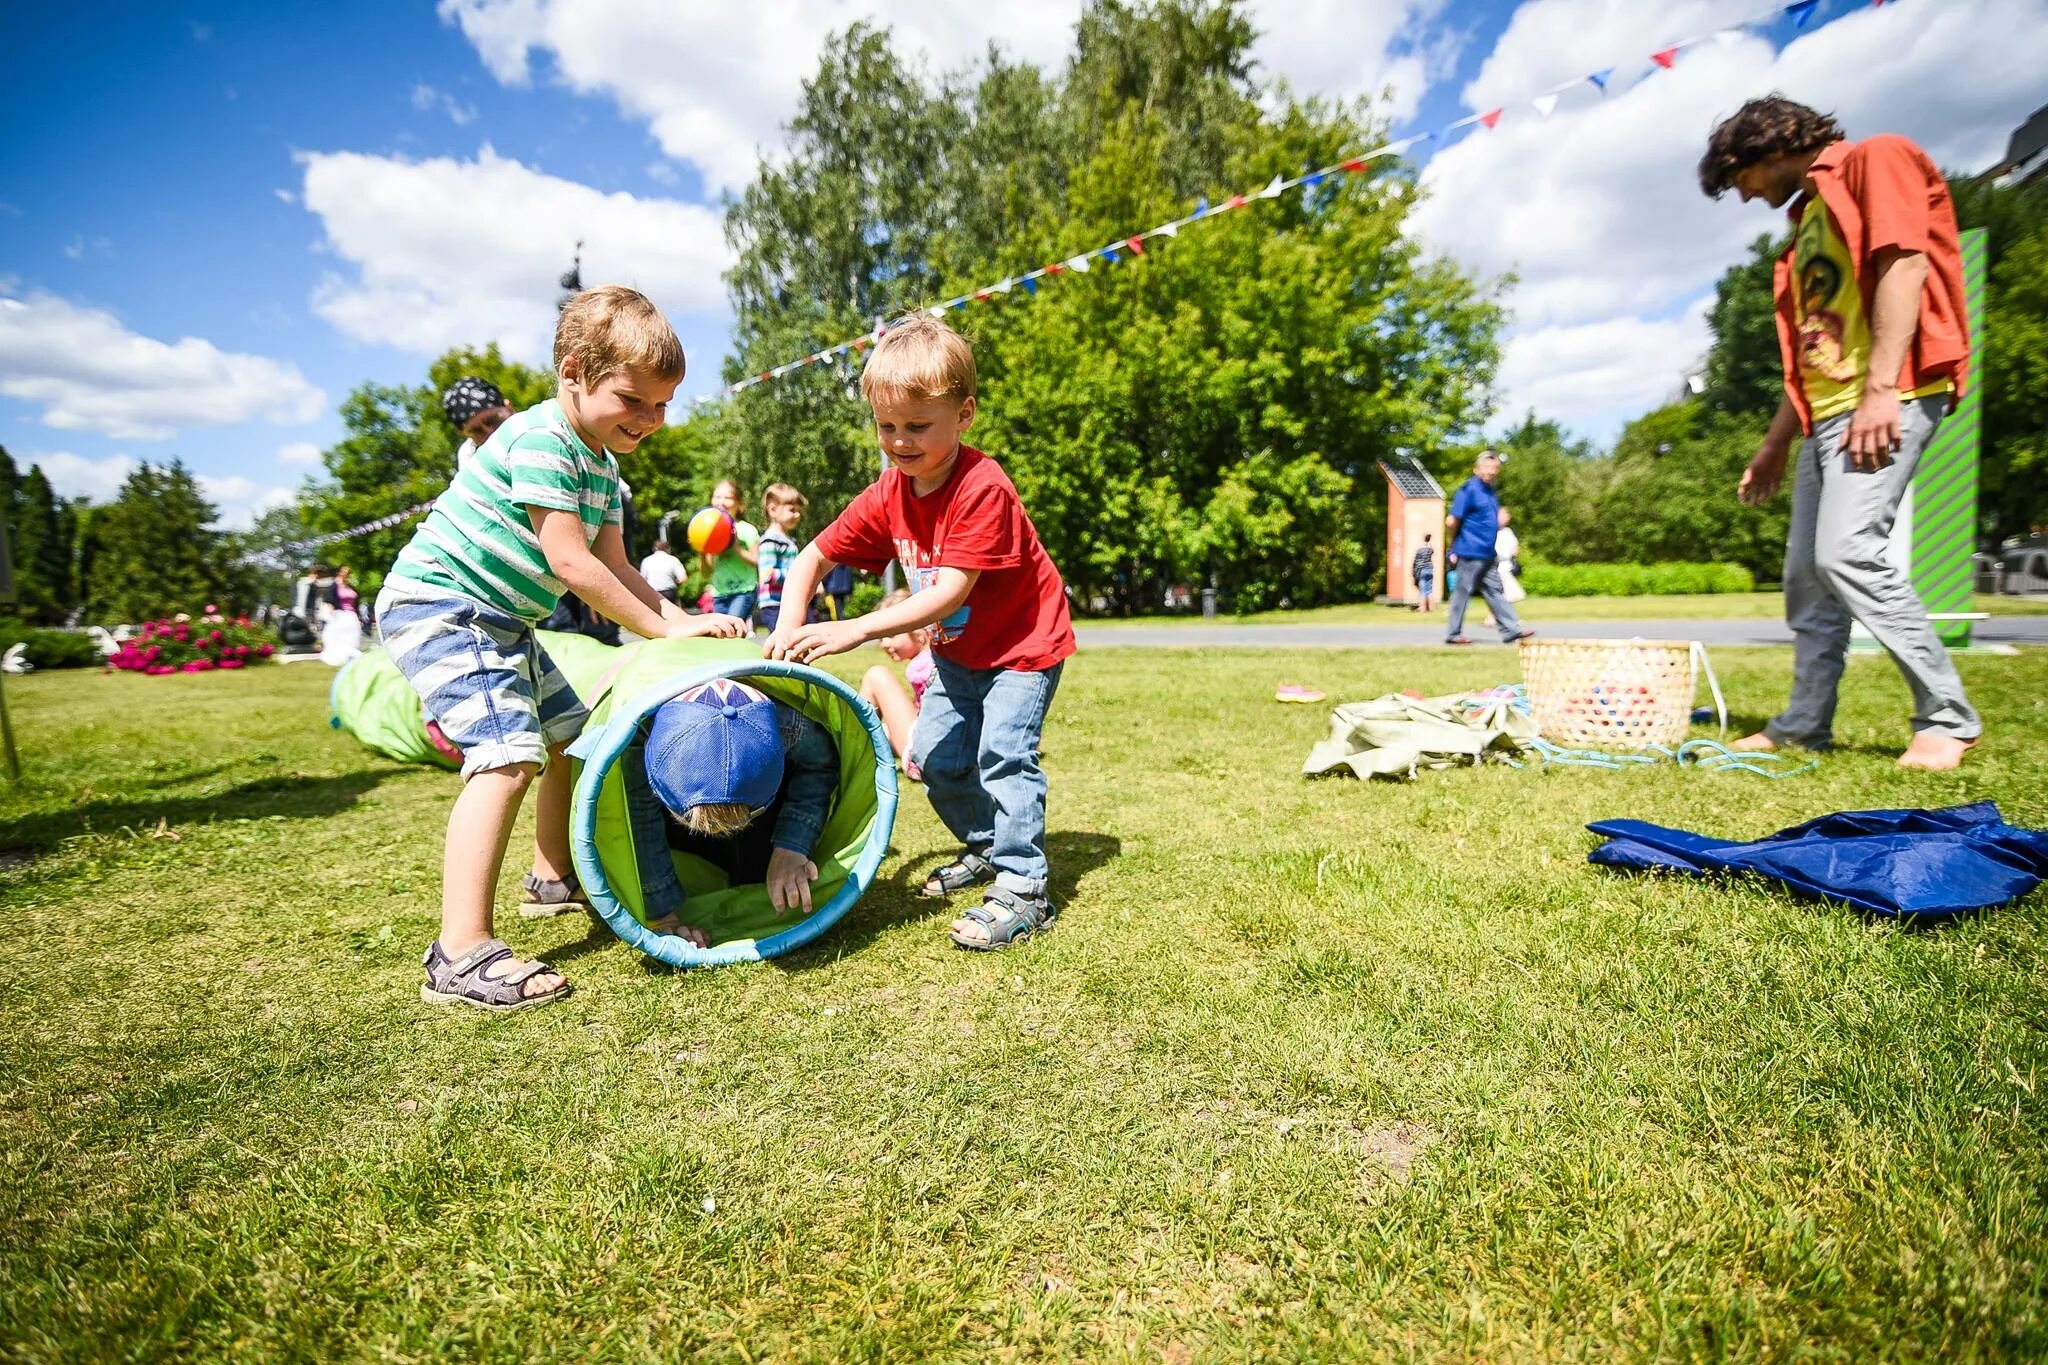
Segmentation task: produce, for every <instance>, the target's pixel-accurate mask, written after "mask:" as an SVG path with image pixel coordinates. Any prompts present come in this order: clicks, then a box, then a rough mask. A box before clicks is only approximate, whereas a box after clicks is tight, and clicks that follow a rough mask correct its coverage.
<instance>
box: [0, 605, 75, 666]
mask: <svg viewBox="0 0 2048 1365" xmlns="http://www.w3.org/2000/svg"><path fill="white" fill-rule="evenodd" d="M16 645H21V646H23V649H22V651H21V657H22V659H23V661H24V662H26V663H27V664H28V666H29V667H30V668H90V667H92V666H93V665H94V664H97V663H98V662H100V651H99V646H97V645H95V644H94V643H93V642H92V639H91V637H90V636H88V635H86V634H85V633H84V632H82V631H76V630H43V629H41V628H39V627H36V626H32V625H30V624H29V623H28V622H26V621H23V620H21V619H20V618H19V617H13V616H7V617H0V654H4V653H6V652H7V651H8V650H10V649H12V648H13V647H14V646H16Z"/></svg>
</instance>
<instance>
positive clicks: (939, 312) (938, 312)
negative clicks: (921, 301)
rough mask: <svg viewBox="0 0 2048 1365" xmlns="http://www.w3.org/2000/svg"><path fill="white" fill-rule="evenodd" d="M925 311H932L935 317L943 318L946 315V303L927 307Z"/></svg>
mask: <svg viewBox="0 0 2048 1365" xmlns="http://www.w3.org/2000/svg"><path fill="white" fill-rule="evenodd" d="M925 311H926V312H927V313H930V314H931V315H932V316H933V317H935V318H942V317H944V316H946V305H945V304H943V303H941V304H938V305H936V306H935V307H931V308H927V309H925Z"/></svg>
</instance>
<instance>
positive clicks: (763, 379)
mask: <svg viewBox="0 0 2048 1365" xmlns="http://www.w3.org/2000/svg"><path fill="white" fill-rule="evenodd" d="M774 377H775V376H774V375H772V374H770V373H769V372H768V371H766V370H763V371H761V373H759V374H757V375H755V376H754V382H755V383H756V384H765V383H767V382H768V381H769V380H771V379H773V378H774Z"/></svg>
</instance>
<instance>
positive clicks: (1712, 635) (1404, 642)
mask: <svg viewBox="0 0 2048 1365" xmlns="http://www.w3.org/2000/svg"><path fill="white" fill-rule="evenodd" d="M1531 624H1532V625H1534V626H1535V627H1536V629H1537V630H1539V631H1541V632H1542V634H1543V636H1544V637H1545V638H1548V639H1553V640H1554V639H1560V638H1567V637H1577V638H1593V639H1603V640H1627V639H1631V638H1636V637H1640V638H1642V639H1645V640H1699V641H1701V642H1703V643H1705V644H1709V645H1789V644H1791V643H1792V633H1791V632H1790V631H1788V630H1787V629H1785V623H1784V622H1783V621H1773V620H1761V621H1547V620H1546V621H1536V622H1532V623H1531ZM1075 631H1076V633H1077V634H1078V635H1079V636H1080V639H1081V643H1082V644H1083V645H1084V646H1086V645H1094V646H1098V647H1107V646H1112V645H1149V646H1152V647H1155V648H1162V649H1198V648H1213V647H1215V646H1218V645H1223V646H1229V647H1236V648H1254V649H1303V648H1323V649H1374V648H1384V647H1386V646H1389V645H1400V646H1441V645H1442V644H1443V642H1444V632H1443V617H1441V616H1438V617H1437V618H1436V623H1435V624H1434V625H1425V624H1420V623H1414V624H1410V623H1399V624H1395V623H1389V624H1387V625H1383V626H1382V625H1346V626H1283V625H1270V626H1269V625H1257V626H1240V625H1230V624H1227V623H1224V624H1217V625H1198V624H1193V623H1190V624H1188V625H1185V626H1118V625H1095V624H1092V623H1080V624H1077V625H1076V627H1075ZM1469 633H1470V634H1471V636H1472V638H1473V639H1474V640H1476V641H1478V643H1477V644H1476V645H1474V646H1473V648H1474V649H1485V648H1488V647H1489V646H1490V647H1494V648H1498V647H1499V641H1500V636H1498V635H1496V634H1495V633H1494V632H1493V631H1491V630H1479V629H1474V630H1472V631H1471V632H1469ZM1973 638H1974V639H1975V641H1976V643H1978V644H1980V645H2015V644H2028V645H2044V644H2048V616H1994V617H1992V618H1991V619H1990V620H1988V621H1979V622H1977V625H1976V630H1975V632H1974V637H1973Z"/></svg>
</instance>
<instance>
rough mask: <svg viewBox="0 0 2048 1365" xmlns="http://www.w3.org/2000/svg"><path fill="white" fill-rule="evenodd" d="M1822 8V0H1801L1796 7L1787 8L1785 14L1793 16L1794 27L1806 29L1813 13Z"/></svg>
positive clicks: (1788, 6) (1789, 6)
mask: <svg viewBox="0 0 2048 1365" xmlns="http://www.w3.org/2000/svg"><path fill="white" fill-rule="evenodd" d="M1819 8H1820V0H1799V3H1798V4H1796V5H1787V6H1785V13H1787V14H1789V15H1791V16H1792V27H1794V28H1805V27H1806V23H1807V20H1809V19H1811V18H1813V12H1814V11H1815V10H1817V9H1819Z"/></svg>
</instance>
